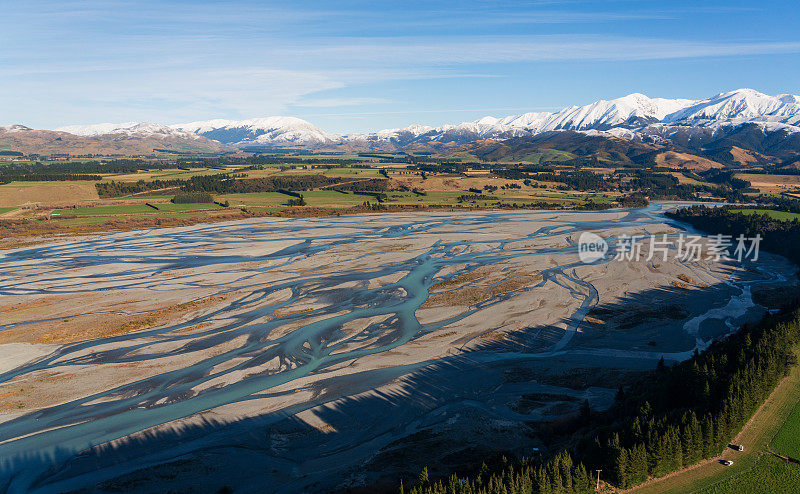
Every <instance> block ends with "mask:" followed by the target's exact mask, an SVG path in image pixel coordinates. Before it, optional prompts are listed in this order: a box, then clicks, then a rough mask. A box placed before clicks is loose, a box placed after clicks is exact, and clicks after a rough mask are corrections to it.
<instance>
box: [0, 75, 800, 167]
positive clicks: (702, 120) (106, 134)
mask: <svg viewBox="0 0 800 494" xmlns="http://www.w3.org/2000/svg"><path fill="white" fill-rule="evenodd" d="M743 125H747V126H752V125H755V126H757V127H758V128H759V129H760V130H761V132H763V133H764V134H773V133H779V134H780V135H783V134H785V135H786V136H791V135H794V134H798V133H800V96H797V95H792V94H778V95H774V96H771V95H767V94H764V93H761V92H759V91H756V90H754V89H749V88H741V89H736V90H733V91H728V92H722V93H718V94H716V95H714V96H711V97H709V98H705V99H701V100H691V99H668V98H650V97H648V96H646V95H644V94H641V93H631V94H629V95H626V96H623V97H620V98H616V99H611V100H599V101H595V102H593V103H589V104H587V105H582V106H569V107H566V108H563V109H561V110H558V111H555V112H530V113H521V114H516V115H507V116H503V117H494V116H485V117H482V118H479V119H477V120H473V121H469V122H461V123H458V124H447V125H441V126H438V127H434V126H428V125H422V124H413V125H410V126H407V127H403V128H397V129H384V130H380V131H377V132H370V133H348V134H336V133H329V132H326V131H324V130H323V129H321V128H319V127H317V126H316V125H314V124H312V123H310V122H308V121H306V120H303V119H300V118H297V117H287V116H272V117H263V118H251V119H245V120H230V119H211V120H201V121H194V122H188V123H182V124H173V125H161V124H157V123H150V122H124V123H121V124H113V123H102V124H93V125H70V126H64V127H59V128H57V129H54V130H53V131H34V130H33V129H29V128H27V127H24V126H19V125H17V126H6V127H0V143H2V142H3V140H2V137H1V136H2V135H10V134H12V133H16V135H17V136H19V135H20V134H19V133H26V132H40V133H42V132H61V133H67V134H71V135H74V136H78V137H82V138H91V139H95V140H110V141H116V142H119V141H123V140H136V139H149V140H155V141H162V142H170V143H172V144H174V145H176V146H178V147H181V146H183V147H188V148H192V147H199V148H203V149H220V150H236V149H242V148H265V149H269V148H275V149H280V148H300V149H309V150H331V151H342V150H363V151H376V150H379V151H415V150H434V151H442V150H450V149H453V148H456V147H458V146H463V145H466V144H470V143H473V142H476V141H480V140H485V139H496V140H505V139H512V138H520V137H533V136H537V135H540V134H543V133H547V132H553V131H566V130H569V131H576V132H587V133H590V134H593V135H601V136H608V137H619V138H625V139H631V140H637V141H642V142H656V143H658V142H661V143H665V142H672V141H674V142H684V143H687V142H689V141H691V140H693V139H694V140H697V141H703V142H711V141H713V140H714V139H715V138H716V137H715V135H716V134H717V133H719V132H722V133H723V134H729V133H734V132H735V131H736V129H738V128H739V127H741V126H743ZM748 128H750V127H748ZM54 139H55V137H54ZM774 140H776V139H774ZM759 152H761V151H760V150H759Z"/></svg>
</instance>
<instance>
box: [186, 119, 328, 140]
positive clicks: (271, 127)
mask: <svg viewBox="0 0 800 494" xmlns="http://www.w3.org/2000/svg"><path fill="white" fill-rule="evenodd" d="M172 128H174V129H179V130H183V131H187V132H192V133H194V134H198V135H202V136H204V137H207V138H209V139H213V140H216V141H219V142H222V143H224V144H232V143H239V142H245V143H250V144H263V145H269V144H301V145H305V144H314V143H326V142H330V141H331V140H332V139H333V136H332V135H331V134H328V133H327V132H325V131H323V130H322V129H320V128H319V127H317V126H316V125H314V124H312V123H310V122H307V121H305V120H303V119H300V118H297V117H282V116H275V117H266V118H251V119H248V120H224V119H215V120H206V121H199V122H190V123H186V124H177V125H173V126H172Z"/></svg>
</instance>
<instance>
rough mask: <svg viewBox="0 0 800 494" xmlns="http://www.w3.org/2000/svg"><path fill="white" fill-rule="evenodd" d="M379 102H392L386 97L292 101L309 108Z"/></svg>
mask: <svg viewBox="0 0 800 494" xmlns="http://www.w3.org/2000/svg"><path fill="white" fill-rule="evenodd" d="M381 103H392V100H389V99H386V98H318V99H303V100H300V101H297V102H295V103H294V106H303V107H309V108H335V107H340V106H363V105H374V104H381Z"/></svg>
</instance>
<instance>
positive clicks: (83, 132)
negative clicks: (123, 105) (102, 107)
mask: <svg viewBox="0 0 800 494" xmlns="http://www.w3.org/2000/svg"><path fill="white" fill-rule="evenodd" d="M55 130H56V131H59V132H67V133H69V134H73V135H77V136H82V137H97V136H104V135H112V136H118V137H161V138H166V137H179V138H184V139H185V138H189V139H196V138H197V136H196V135H194V134H192V133H189V132H184V131H181V130H179V129H173V128H171V127H168V126H166V125H161V124H157V123H152V122H124V123H119V124H115V123H100V124H91V125H67V126H64V127H59V128H57V129H55Z"/></svg>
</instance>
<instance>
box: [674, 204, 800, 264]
mask: <svg viewBox="0 0 800 494" xmlns="http://www.w3.org/2000/svg"><path fill="white" fill-rule="evenodd" d="M780 206H781V209H779V210H784V211H786V210H788V211H790V212H793V211H794V210H797V209H800V201H783V202H782V203H781V205H780ZM733 208H734V206H722V207H715V208H710V207H707V206H692V207H688V208H683V209H679V210H677V211H673V212H669V213H667V216H669V217H671V218H674V219H676V220H679V221H683V222H685V223H689V224H690V225H692V226H693V227H695V228H698V229H700V230H703V231H707V232H712V233H714V234H718V233H721V234H724V235H732V236H734V237H736V236H738V235H740V234H741V235H744V236H745V237H755V236H756V235H757V234H760V235H761V236H762V241H761V245H760V248H761V249H764V250H767V251H770V252H773V253H775V254H780V255H782V256H784V257H786V258H788V259H791V260H792V261H794V262H795V263H797V264H800V248H798V245H800V243H798V242H800V221H798V220H797V219H795V220H792V221H785V220H784V221H781V220H777V219H775V218H772V217H770V216H769V215H768V214H767V213H763V214H758V213H754V214H744V213H740V212H737V211H734V210H732V209H733Z"/></svg>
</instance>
